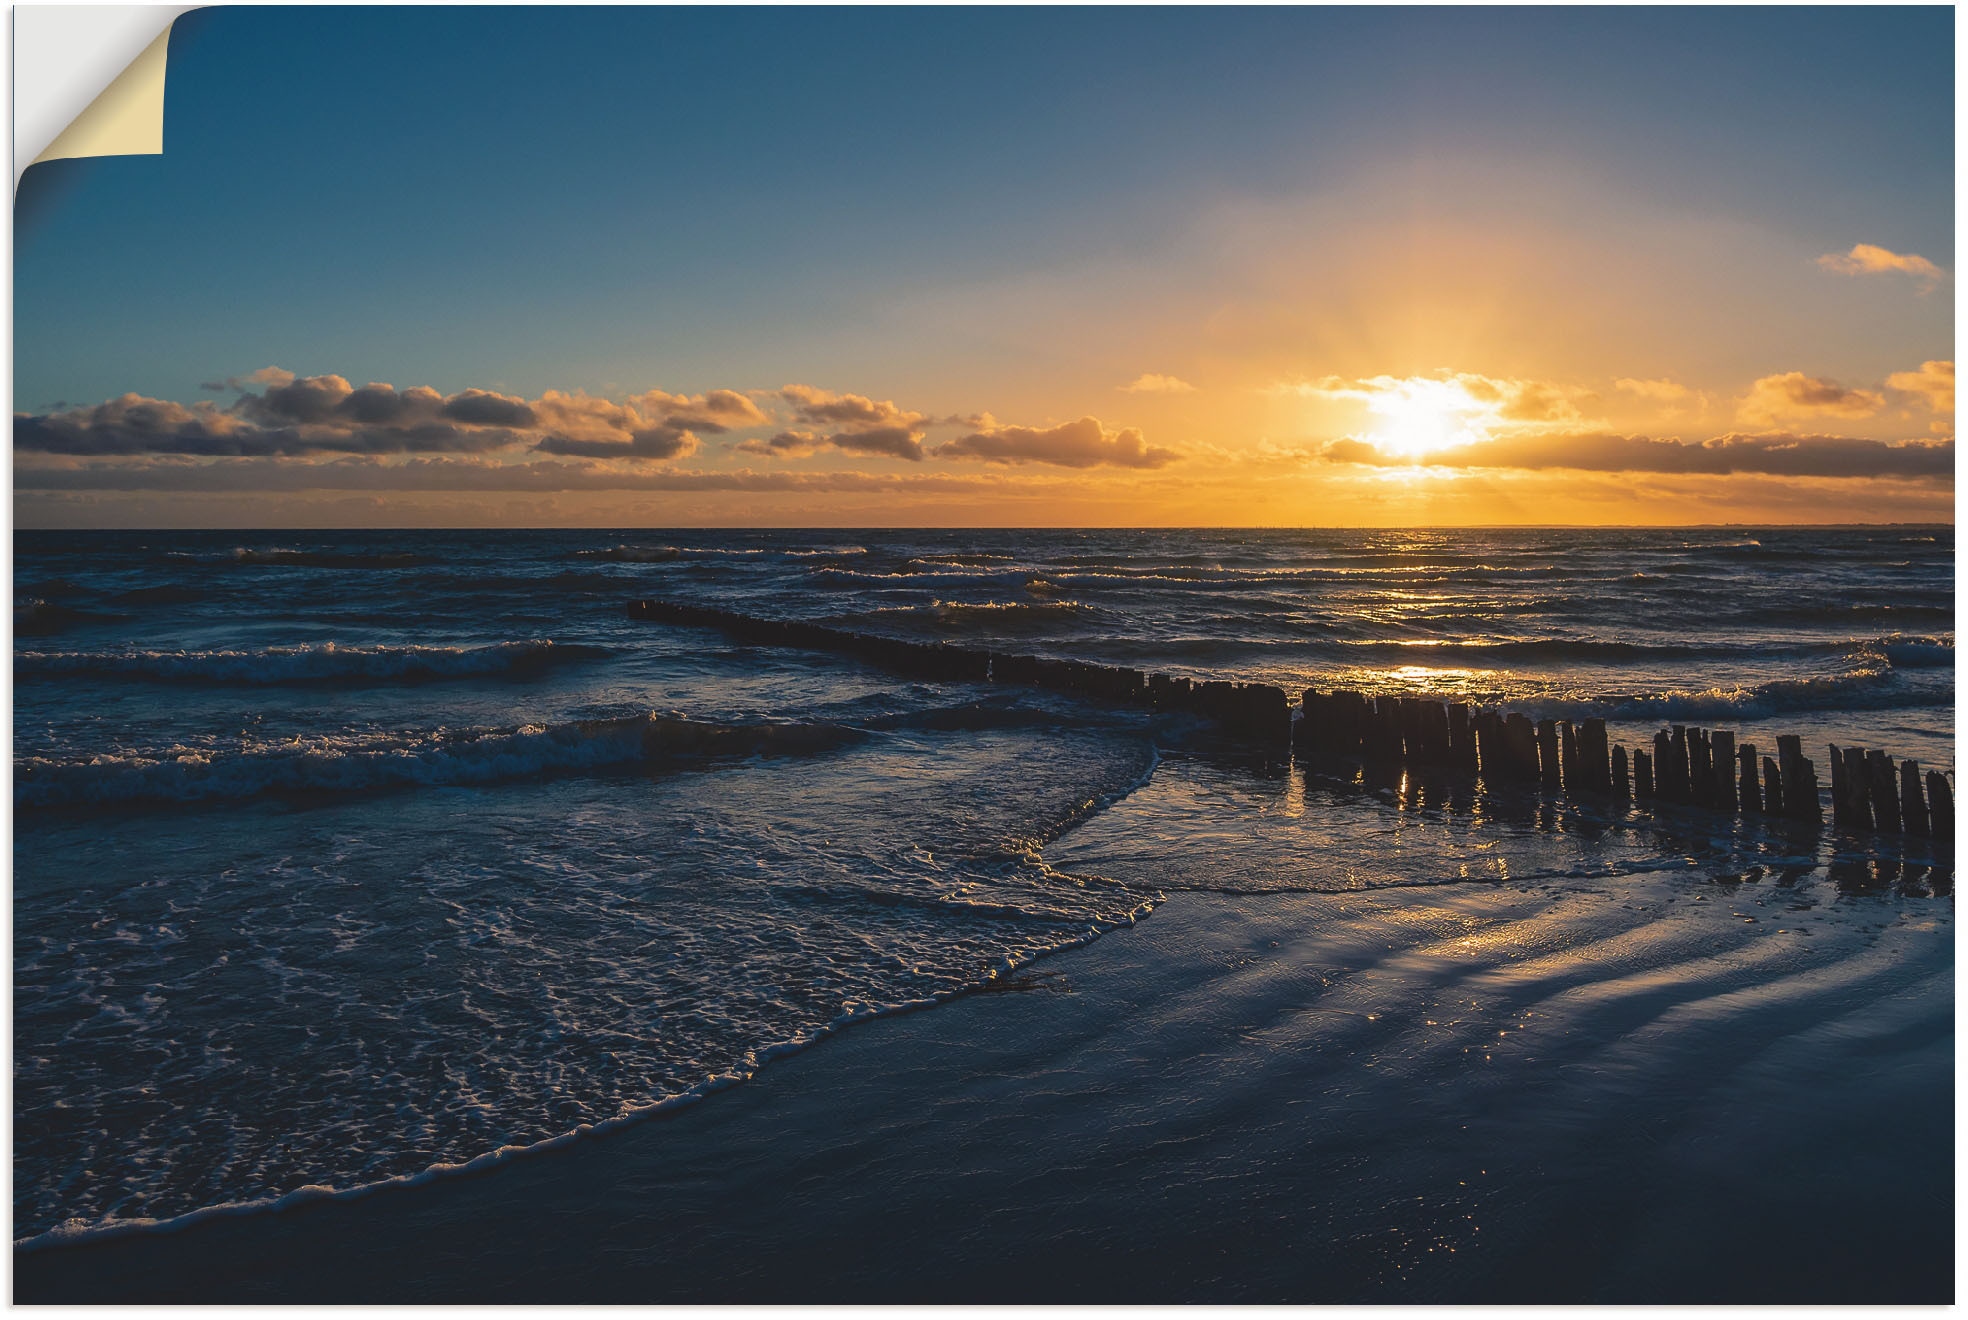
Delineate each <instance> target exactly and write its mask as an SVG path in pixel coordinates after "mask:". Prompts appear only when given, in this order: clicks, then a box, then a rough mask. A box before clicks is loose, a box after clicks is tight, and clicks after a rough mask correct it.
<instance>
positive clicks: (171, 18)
mask: <svg viewBox="0 0 1968 1320" xmlns="http://www.w3.org/2000/svg"><path fill="white" fill-rule="evenodd" d="M190 8H192V6H184V5H178V6H166V5H101V6H83V5H64V6H55V5H19V6H16V7H15V10H14V69H15V80H14V94H15V138H14V182H15V184H16V185H18V184H19V182H20V176H21V174H22V173H23V172H25V170H26V169H27V168H28V166H29V165H38V164H40V163H41V162H42V161H47V160H63V159H70V158H74V157H81V156H135V155H153V156H154V155H161V154H162V153H163V151H164V75H165V66H166V64H167V61H168V56H169V52H170V45H171V29H172V27H173V26H174V25H175V24H176V22H177V20H178V18H179V17H180V16H181V15H183V14H185V13H186V12H188V11H189V9H190ZM133 49H134V50H135V51H136V55H135V58H130V52H131V51H132V50H133ZM119 69H120V72H118V71H117V70H119ZM111 73H113V74H114V76H113V77H110V78H109V80H108V85H107V86H103V85H102V82H103V79H104V77H105V76H106V75H108V74H111ZM98 87H100V88H101V90H100V91H99V92H98V91H96V89H97V88H98ZM92 92H94V93H95V94H94V95H93V96H91V93H92ZM78 106H80V109H79V111H78V110H77V108H76V107H78ZM64 125H65V126H64ZM37 133H38V134H39V136H40V137H41V138H42V139H43V142H45V145H42V144H41V143H37V142H36V141H35V140H34V137H35V135H36V134H37ZM50 134H52V140H51V141H50V140H46V139H47V138H48V137H49V135H50ZM37 145H41V146H42V149H41V150H40V152H39V153H38V154H36V155H33V156H32V158H31V159H23V158H25V157H28V155H29V153H30V152H32V151H33V150H34V148H35V146H37Z"/></svg>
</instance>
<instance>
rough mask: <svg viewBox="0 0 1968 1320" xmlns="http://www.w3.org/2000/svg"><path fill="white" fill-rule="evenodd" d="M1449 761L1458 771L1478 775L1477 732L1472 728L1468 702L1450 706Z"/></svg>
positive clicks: (1458, 702)
mask: <svg viewBox="0 0 1968 1320" xmlns="http://www.w3.org/2000/svg"><path fill="white" fill-rule="evenodd" d="M1449 760H1450V761H1452V762H1453V763H1454V764H1455V766H1456V767H1457V768H1458V769H1461V770H1467V771H1468V772H1469V773H1470V774H1475V773H1476V764H1477V758H1476V731H1475V729H1474V728H1472V727H1471V726H1470V720H1469V704H1468V703H1467V702H1463V701H1457V702H1451V703H1450V705H1449Z"/></svg>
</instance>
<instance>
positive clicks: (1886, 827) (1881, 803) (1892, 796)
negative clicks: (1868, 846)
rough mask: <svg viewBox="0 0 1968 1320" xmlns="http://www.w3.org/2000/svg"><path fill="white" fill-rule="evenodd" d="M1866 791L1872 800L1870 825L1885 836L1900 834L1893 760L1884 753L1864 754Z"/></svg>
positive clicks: (1898, 795) (1898, 799) (1898, 800)
mask: <svg viewBox="0 0 1968 1320" xmlns="http://www.w3.org/2000/svg"><path fill="white" fill-rule="evenodd" d="M1866 789H1867V792H1868V793H1869V794H1870V796H1871V798H1872V823H1873V825H1874V827H1875V828H1877V829H1878V830H1880V831H1881V832H1882V833H1885V834H1898V833H1899V832H1900V794H1899V786H1898V785H1897V784H1895V783H1894V782H1893V758H1892V757H1890V756H1888V755H1886V753H1884V752H1867V753H1866Z"/></svg>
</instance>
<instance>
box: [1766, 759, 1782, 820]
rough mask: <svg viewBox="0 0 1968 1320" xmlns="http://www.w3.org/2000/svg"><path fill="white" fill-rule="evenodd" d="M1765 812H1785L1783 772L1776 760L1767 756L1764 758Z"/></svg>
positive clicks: (1773, 813) (1776, 814)
mask: <svg viewBox="0 0 1968 1320" xmlns="http://www.w3.org/2000/svg"><path fill="white" fill-rule="evenodd" d="M1763 814H1764V815H1766V816H1781V815H1783V814H1784V782H1783V772H1782V771H1780V770H1778V769H1777V763H1776V761H1774V760H1772V759H1771V758H1770V757H1767V756H1766V757H1764V758H1763Z"/></svg>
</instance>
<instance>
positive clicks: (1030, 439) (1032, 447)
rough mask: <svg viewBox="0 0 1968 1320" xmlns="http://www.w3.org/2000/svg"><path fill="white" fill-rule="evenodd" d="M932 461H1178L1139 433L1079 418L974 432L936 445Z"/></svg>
mask: <svg viewBox="0 0 1968 1320" xmlns="http://www.w3.org/2000/svg"><path fill="white" fill-rule="evenodd" d="M936 456H937V457H938V458H972V459H982V460H983V461H985V462H987V463H1051V464H1054V465H1055V466H1058V467H1070V468H1090V467H1099V466H1101V465H1103V464H1106V465H1110V466H1113V467H1129V468H1158V467H1162V466H1164V465H1165V464H1168V463H1173V462H1175V461H1176V460H1177V459H1178V458H1180V457H1182V456H1181V455H1180V454H1178V453H1176V452H1175V451H1174V450H1172V449H1153V448H1150V447H1149V446H1147V445H1145V444H1143V443H1142V440H1141V432H1139V431H1137V430H1134V429H1132V428H1129V429H1128V430H1124V431H1120V432H1113V431H1107V430H1104V429H1103V428H1102V427H1101V425H1100V423H1099V421H1097V420H1096V419H1094V418H1092V417H1082V418H1080V420H1079V421H1077V422H1067V423H1065V424H1064V425H1061V426H1055V427H1053V428H1051V429H1050V430H1045V431H1040V430H1035V429H1033V428H1032V427H1028V426H1003V427H998V428H996V429H994V430H988V431H976V432H973V433H972V434H970V435H966V436H963V437H961V438H959V439H956V440H952V441H950V442H949V443H948V444H945V445H942V446H939V447H938V448H937V450H936Z"/></svg>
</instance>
